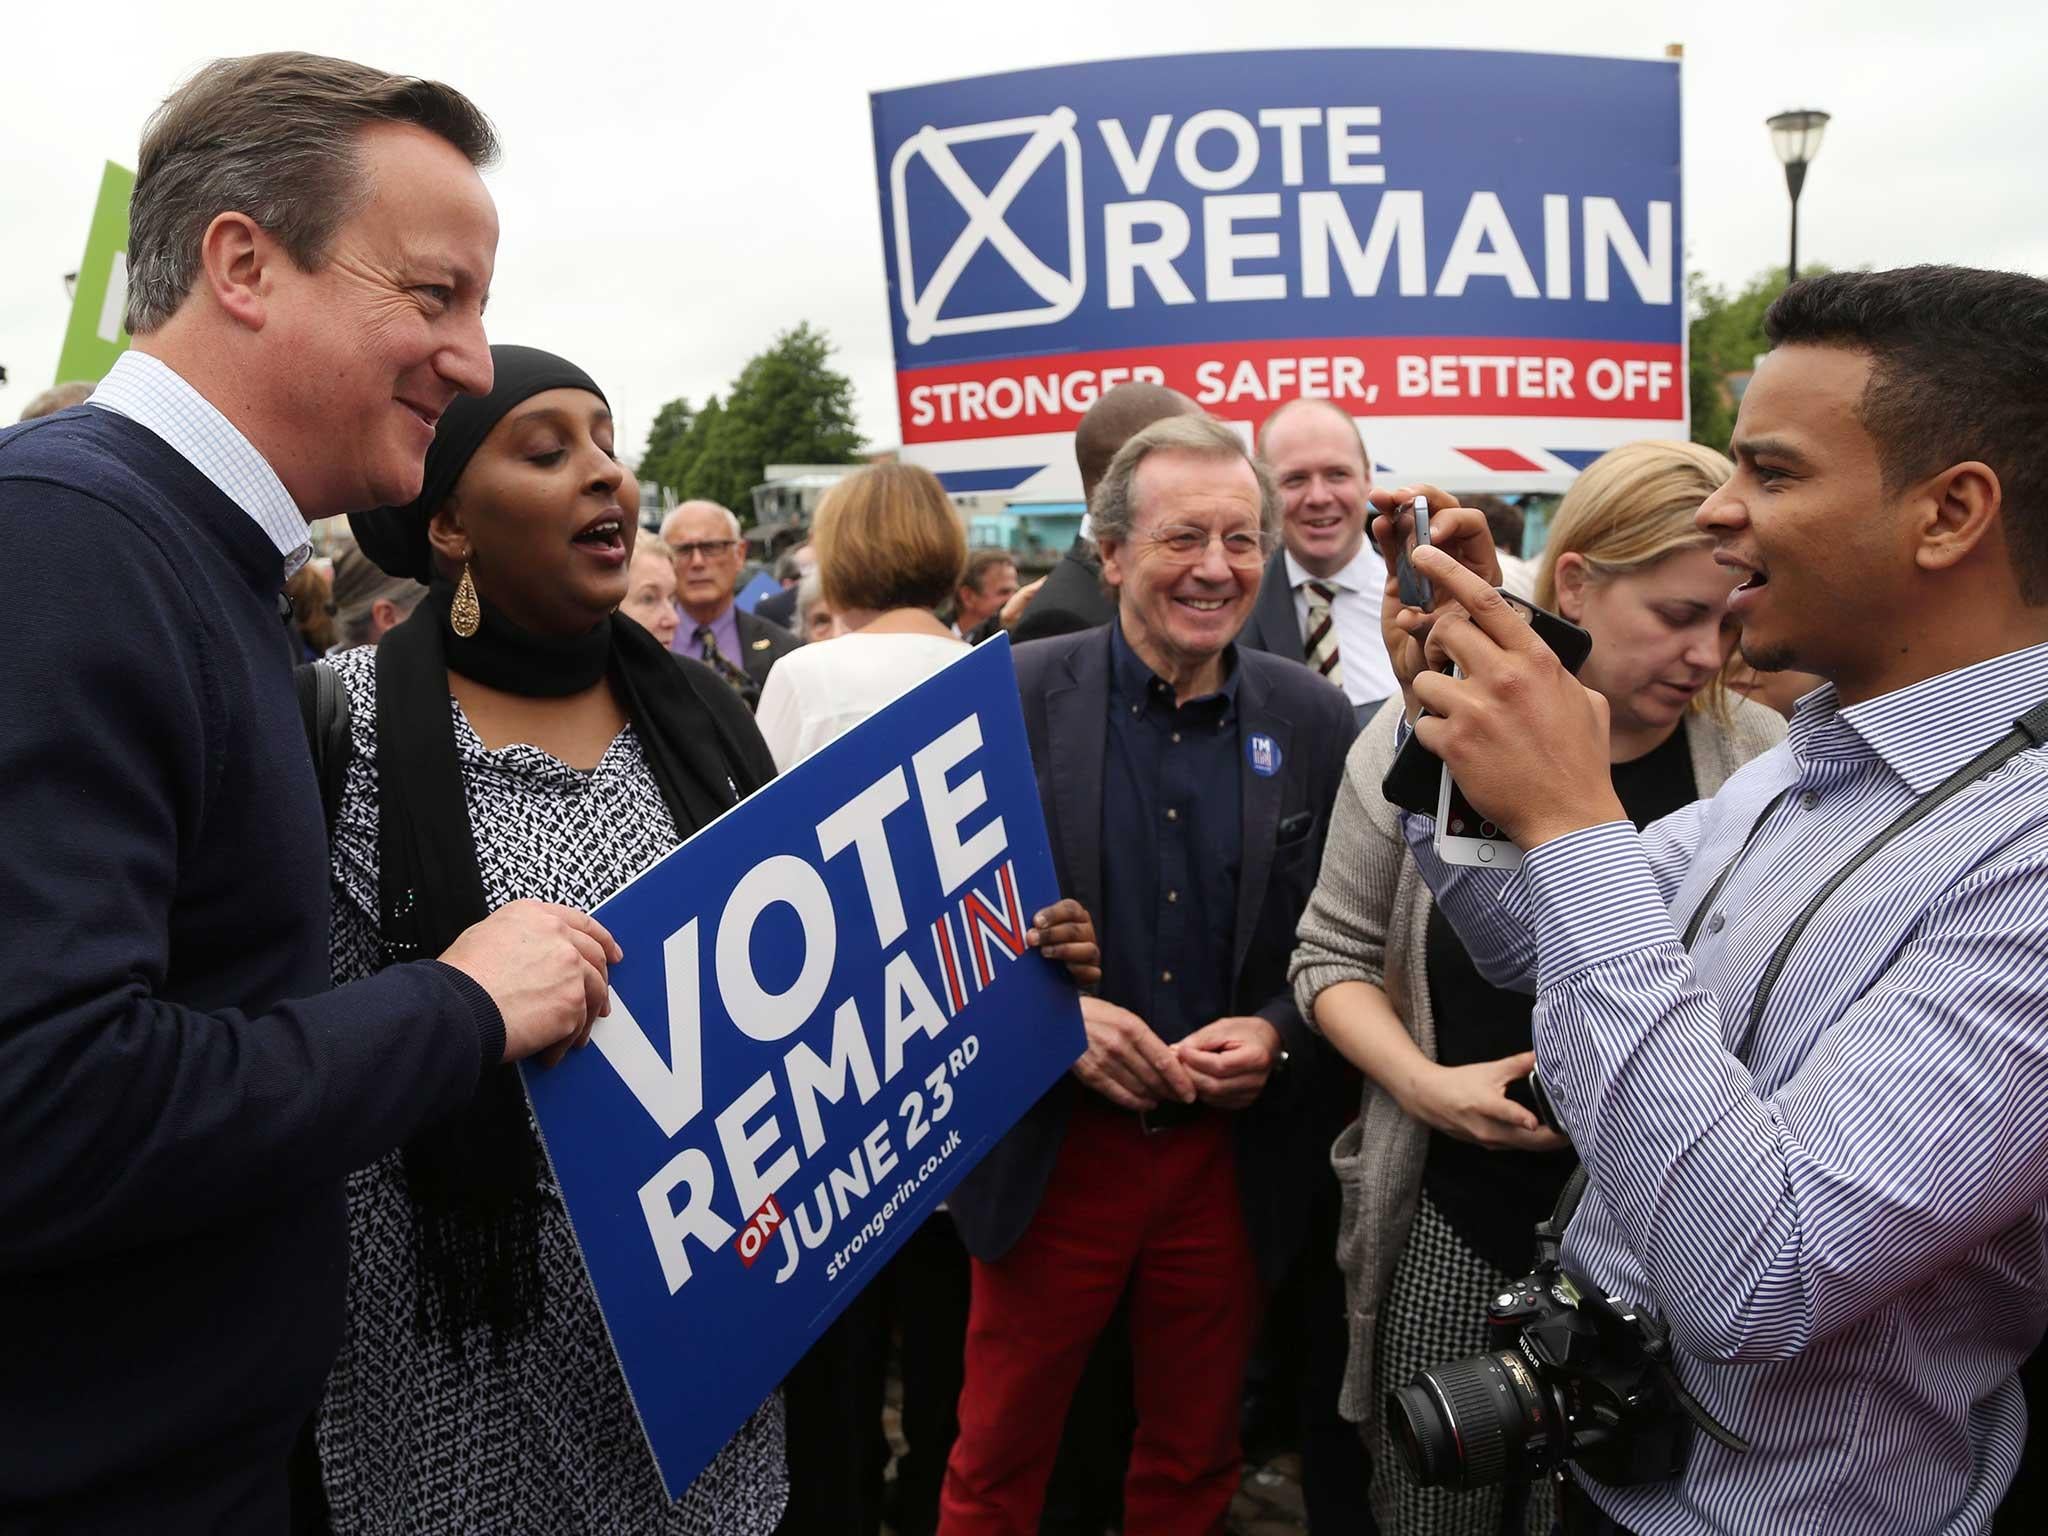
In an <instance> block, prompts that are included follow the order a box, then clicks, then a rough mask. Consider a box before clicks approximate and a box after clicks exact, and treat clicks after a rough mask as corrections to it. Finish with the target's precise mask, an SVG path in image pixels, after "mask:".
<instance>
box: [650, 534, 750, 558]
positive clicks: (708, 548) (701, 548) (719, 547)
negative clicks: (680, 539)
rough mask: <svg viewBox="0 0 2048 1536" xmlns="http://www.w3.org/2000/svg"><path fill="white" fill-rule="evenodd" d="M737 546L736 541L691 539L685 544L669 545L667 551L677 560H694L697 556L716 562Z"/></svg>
mask: <svg viewBox="0 0 2048 1536" xmlns="http://www.w3.org/2000/svg"><path fill="white" fill-rule="evenodd" d="M739 546H740V541H739V540H738V539H692V540H691V541H690V542H689V543H687V544H671V545H669V547H668V550H669V553H670V554H672V555H674V556H675V557H676V558H677V559H678V560H694V559H696V558H697V557H698V556H699V555H702V556H703V557H704V558H705V559H706V560H716V559H717V558H718V557H719V556H720V555H725V554H730V553H731V552H732V551H733V550H735V549H738V548H739Z"/></svg>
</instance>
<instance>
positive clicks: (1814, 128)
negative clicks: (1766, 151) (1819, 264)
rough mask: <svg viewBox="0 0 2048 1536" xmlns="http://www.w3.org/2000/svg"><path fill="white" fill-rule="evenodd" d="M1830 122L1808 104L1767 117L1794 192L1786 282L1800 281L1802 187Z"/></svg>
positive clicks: (1787, 183)
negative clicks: (1800, 207)
mask: <svg viewBox="0 0 2048 1536" xmlns="http://www.w3.org/2000/svg"><path fill="white" fill-rule="evenodd" d="M1827 125H1828V115H1827V113H1825V112H1816V111H1813V110H1812V109H1811V108H1808V107H1802V108H1800V109H1799V110H1798V111H1796V112H1780V113H1779V114H1778V115H1777V116H1776V117H1771V118H1766V119H1765V120H1764V126H1765V127H1767V128H1769V129H1770V130H1771V148H1772V149H1774V150H1776V151H1777V152H1778V160H1779V162H1780V163H1781V164H1783V165H1784V167H1785V189H1786V190H1787V191H1788V192H1790V193H1791V194H1792V259H1791V261H1790V262H1789V263H1788V264H1787V265H1786V268H1785V281H1786V282H1787V283H1796V282H1798V281H1799V190H1800V188H1802V187H1804V186H1805V185H1806V167H1807V166H1808V165H1810V164H1811V163H1812V162H1813V157H1814V156H1815V155H1817V154H1819V153H1820V136H1821V131H1822V130H1823V129H1825V128H1826V127H1827Z"/></svg>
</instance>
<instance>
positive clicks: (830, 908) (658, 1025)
mask: <svg viewBox="0 0 2048 1536" xmlns="http://www.w3.org/2000/svg"><path fill="white" fill-rule="evenodd" d="M1059 895H1060V893H1059V892H1058V891H1057V890H1055V889H1054V878H1053V869H1052V857H1051V854H1050V852H1049V851H1048V849H1047V846H1046V839H1045V826H1044V822H1043V820H1042V818H1041V816H1040V814H1039V806H1038V792H1037V789H1036V786H1035V784H1034V781H1033V777H1032V769H1031V754H1030V748H1029V746H1028V745H1027V743H1026V741H1025V737H1024V720H1023V715H1022V712H1021V711H1020V709H1019V707H1018V702H1017V685H1016V676H1015V673H1014V672H1013V670H1012V668H1011V665H1010V654H1009V641H1008V639H1007V638H999V639H996V640H991V641H990V642H989V643H987V644H985V645H983V646H981V647H979V648H978V649H976V650H974V651H972V652H970V653H968V654H966V655H964V656H963V657H962V658H961V659H960V660H959V661H957V662H955V663H954V664H953V665H952V666H950V667H948V668H947V669H946V670H945V671H943V672H941V673H939V674H938V675H937V676H936V677H934V678H932V679H930V680H929V681H928V682H926V683H924V684H923V685H922V686H920V687H918V688H917V689H915V690H913V691H912V692H910V693H908V694H906V695H904V696H903V697H902V698H900V699H898V700H896V701H895V702H894V703H893V704H891V705H889V707H888V708H886V709H884V710H882V711H880V712H879V713H877V714H876V715H874V716H873V717H872V718H870V719H869V720H867V721H866V722H865V723H864V724H862V725H860V726H858V727H856V728H855V729H854V730H853V731H851V732H849V733H848V734H847V735H845V736H843V737H841V738H840V739H839V740H838V741H836V742H834V743H833V744H832V745H831V746H829V747H826V748H825V749H824V750H823V751H821V752H819V753H818V754H817V755H816V756H815V757H812V758H810V759H809V760H808V761H806V762H804V763H802V764H800V765H798V766H797V767H796V768H794V769H792V770H791V771H790V772H789V773H787V774H785V775H783V776H782V777H781V778H779V779H777V780H776V781H775V782H774V783H772V784H770V785H768V786H767V787H766V788H764V789H762V790H761V791H760V792H759V793H757V794H755V795H754V796H752V797H751V798H750V799H748V800H747V801H746V802H745V803H744V804H743V805H740V806H738V807H736V808H735V809H733V810H732V811H729V812H727V813H726V815H724V816H723V817H721V818H720V819H719V820H718V821H716V822H714V823H713V824H712V825H710V826H708V827H706V828H705V829H703V830H702V831H701V832H699V833H698V834H697V835H696V836H695V837H693V838H691V839H690V840H689V841H688V842H687V843H685V844H683V846H682V847H680V848H678V849H677V850H676V851H675V852H674V853H672V854H670V855H669V856H668V857H667V858H665V859H663V860H662V861H661V862H660V863H658V864H656V865H655V866H654V867H653V868H652V869H650V870H648V871H647V872H646V873H645V874H643V875H641V876H640V877H639V878H638V879H636V880H634V881H633V883H632V884H630V885H629V886H627V887H626V888H625V889H624V890H622V891H620V892H619V893H618V895H616V896H614V897H613V898H612V899H611V900H610V901H608V902H606V903H605V904H604V905H603V906H601V907H600V908H598V910H597V914H596V915H597V917H598V919H599V921H601V922H603V923H604V924H605V926H606V927H608V928H609V929H610V930H611V931H612V933H613V934H614V935H615V936H616V937H617V939H618V941H619V943H620V945H621V946H622V947H623V948H624V950H625V952H626V958H625V960H624V961H623V962H622V963H621V964H619V965H617V966H614V967H613V968H612V973H611V982H612V1006H611V1013H610V1015H609V1016H608V1017H606V1018H605V1019H603V1020H601V1021H600V1022H599V1023H598V1026H597V1028H596V1030H595V1031H594V1032H593V1034H592V1037H591V1038H592V1046H593V1047H594V1048H593V1049H586V1050H583V1051H580V1052H577V1053H575V1054H574V1055H572V1056H571V1057H570V1058H569V1059H568V1060H566V1061H564V1062H563V1063H562V1064H561V1065H560V1066H558V1067H555V1068H553V1069H552V1070H541V1069H538V1068H534V1067H528V1068H527V1069H526V1086H527V1092H528V1094H529V1096H530V1097H531V1099H532V1102H533V1110H534V1114H535V1116H536V1118H537V1119H538V1120H539V1123H540V1127H541V1131H542V1135H543V1138H544V1140H545V1142H546V1145H547V1151H548V1157H549V1159H550V1161H551V1162H552V1163H553V1165H554V1170H555V1174H556V1177H557V1178H558V1179H559V1180H560V1183H561V1187H562V1195H563V1199H564V1202H565V1203H566V1205H567V1207H568V1211H569V1217H570V1220H571V1221H572V1222H573V1223H574V1225H575V1229H576V1235H577V1238H578V1240H579V1241H580V1243H581V1244H582V1247H583V1255H584V1258H585V1260H586V1261H587V1263H588V1264H589V1268H590V1278H591V1282H592V1284H593V1285H594V1286H595V1287H596V1290H597V1297H598V1302H599V1304H600V1305H601V1307H602V1308H603V1311H604V1319H605V1324H606V1326H607V1327H608V1328H609V1329H610V1331H611V1337H612V1343H613V1346H614V1347H615V1348H616V1350H617V1352H618V1356H619V1363H620V1364H621V1366H623V1367H624V1370H625V1376H626V1384H627V1386H628V1387H629V1388H631V1390H632V1394H633V1401H634V1404H635V1406H636V1407H637V1408H638V1409H639V1412H640V1422H641V1424H642V1426H643V1427H644V1428H645V1430H646V1432H647V1439H648V1443H649V1445H650V1446H651V1447H652V1449H653V1452H654V1456H655V1460H656V1461H657V1462H658V1463H659V1465H660V1468H661V1476H662V1481H663V1483H664V1485H665V1486H666V1487H667V1489H668V1492H669V1495H670V1496H671V1497H676V1496H679V1495H680V1494H681V1493H682V1492H683V1490H684V1489H685V1488H687V1487H688V1486H689V1484H690V1482H691V1481H692V1480H693V1479H694V1478H695V1477H696V1476H697V1474H698V1473H699V1472H700V1471H702V1470H703V1468H704V1467H705V1466H706V1465H708V1464H709V1462H710V1461H711V1459H712V1457H713V1456H715V1455H716V1454H717V1452H718V1450H719V1448H720V1447H721V1446H723V1445H724V1444H725V1442H726V1441H727V1440H728V1439H729V1438H731V1436H732V1434H733V1432H734V1431H735V1430H737V1429H738V1428H739V1426H740V1425H741V1424H743V1423H744V1422H745V1421H746V1419H747V1417H748V1415H750V1414H751V1413H752V1412H753V1411H754V1410H755V1409H756V1408H757V1407H758V1406H759V1405H760V1404H761V1402H762V1400H763V1399H764V1398H766V1397H767V1396H768V1394H769V1393H770V1392H772V1391H773V1390H774V1389H775V1386H776V1384H777V1383H778V1382H780V1381H781V1380H782V1378H783V1377H784V1376H785V1375H786V1374H787V1373H788V1371H789V1368H790V1367H791V1366H792V1365H794V1364H795V1363H796V1361H797V1359H798V1358H799V1357H800V1356H801V1355H802V1354H803V1353H804V1351H805V1350H806V1349H807V1348H809V1346H810V1344H811V1342H812V1341H813V1340H814V1339H816V1338H817V1336H818V1335H819V1334H820V1333H821V1332H822V1331H823V1330H824V1328H825V1326H826V1325H827V1324H828V1323H830V1322H831V1321H832V1320H833V1318H835V1317H837V1316H838V1315H839V1313H840V1311H841V1310H842V1309H844V1307H845V1306H846V1304H847V1303H848V1302H849V1301H850V1300H852V1298H853V1297H854V1295H855V1294H856V1293H857V1292H858V1291H859V1290H860V1288H861V1287H862V1286H863V1285H865V1284H866V1283H867V1282H868V1281H869V1280H870V1279H872V1278H873V1277H874V1275H875V1274H876V1272H877V1271H879V1270H880V1269H881V1267H882V1265H883V1264H884V1263H886V1262H887V1260H888V1258H889V1256H890V1255H891V1254H893V1253H894V1252H895V1251H896V1249H897V1248H898V1247H900V1246H901V1245H902V1243H903V1242H904V1240H905V1239H906V1238H908V1237H909V1235H910V1233H911V1232H912V1231H914V1230H915V1229H916V1227H917V1225H918V1223H919V1222H921V1221H923V1220H924V1218H925V1217H926V1216H927V1215H929V1214H930V1213H931V1212H932V1211H933V1210H935V1209H937V1207H938V1205H939V1202H940V1201H942V1200H943V1199H944V1198H945V1197H946V1194H947V1192H948V1191H949V1190H950V1189H951V1188H952V1187H953V1185H954V1184H956V1183H957V1182H959V1179H960V1177H961V1175H963V1174H964V1173H966V1172H967V1170H968V1169H969V1168H970V1167H972V1166H973V1164H974V1163H975V1161H976V1160H977V1159H978V1158H980V1157H981V1155H982V1154H983V1153H984V1152H985V1151H987V1150H988V1148H989V1147H990V1146H991V1145H992V1144H993V1143H994V1142H995V1140H996V1139H997V1138H998V1137H1000V1136H1001V1135H1002V1134H1003V1133H1004V1132H1005V1131H1006V1130H1008V1129H1009V1128H1010V1126H1011V1125H1013V1124H1014V1123H1015V1122H1016V1121H1017V1119H1018V1118H1019V1117H1020V1116H1021V1115H1022V1114H1023V1113H1024V1111H1025V1110H1027V1109H1028V1108H1030V1106H1031V1104H1032V1103H1033V1102H1034V1101H1035V1100H1036V1099H1037V1098H1038V1097H1039V1096H1040V1095H1041V1094H1042V1093H1044V1092H1045V1090H1046V1089H1047V1088H1048V1087H1049V1086H1050V1085H1051V1084H1052V1083H1053V1082H1054V1081H1056V1080H1057V1078H1058V1077H1059V1075H1060V1074H1061V1073H1062V1072H1064V1071H1065V1070H1066V1069H1067V1068H1068V1067H1069V1066H1071V1065H1072V1064H1073V1062H1074V1060H1075V1059H1076V1058H1077V1057H1078V1056H1079V1055H1080V1054H1081V1051H1082V1049H1083V1047H1084V1045H1085V1040H1084V1037H1083V1034H1082V1029H1081V1013H1080V1006H1079V1003H1078V1000H1077V995H1076V993H1075V990H1074V988H1073V986H1072V984H1071V983H1070V982H1069V981H1068V979H1067V976H1066V974H1065V972H1064V971H1063V970H1062V969H1061V968H1060V967H1058V966H1057V965H1055V964H1053V963H1052V962H1050V961H1047V960H1045V959H1044V958H1043V957H1041V956H1040V955H1038V954H1037V953H1035V952H1034V951H1032V950H1030V949H1028V948H1027V947H1026V945H1025V932H1026V930H1027V929H1028V928H1029V926H1030V923H1031V916H1032V914H1033V913H1034V912H1037V911H1038V910H1040V909H1041V908H1043V907H1045V906H1047V905H1049V904H1050V903H1051V902H1053V901H1055V900H1057V899H1058V897H1059Z"/></svg>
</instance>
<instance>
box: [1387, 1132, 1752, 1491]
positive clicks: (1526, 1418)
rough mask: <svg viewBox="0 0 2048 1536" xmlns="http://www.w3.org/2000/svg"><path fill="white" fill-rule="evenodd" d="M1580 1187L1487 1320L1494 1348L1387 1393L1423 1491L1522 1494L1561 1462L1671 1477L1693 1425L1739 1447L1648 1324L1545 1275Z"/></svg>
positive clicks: (1646, 1478) (1617, 1483)
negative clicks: (1491, 1489) (1689, 1387)
mask: <svg viewBox="0 0 2048 1536" xmlns="http://www.w3.org/2000/svg"><path fill="white" fill-rule="evenodd" d="M1583 1188H1584V1175H1583V1173H1580V1174H1575V1175H1574V1176H1573V1178H1572V1181H1571V1183H1570V1184H1569V1185H1567V1187H1566V1192H1565V1197H1564V1199H1563V1200H1562V1201H1560V1202H1559V1206H1558V1213H1557V1214H1556V1215H1554V1216H1553V1217H1552V1218H1551V1219H1550V1220H1549V1221H1547V1222H1544V1223H1542V1224H1541V1225H1539V1226H1538V1227H1537V1228H1536V1236H1537V1247H1538V1252H1539V1254H1540V1258H1539V1261H1538V1263H1537V1266H1536V1268H1535V1269H1534V1270H1532V1271H1531V1272H1530V1273H1529V1274H1528V1275H1525V1276H1524V1277H1523V1278H1522V1279H1520V1280H1518V1281H1516V1282H1515V1283H1514V1284H1513V1285H1512V1286H1510V1287H1509V1288H1508V1289H1507V1290H1505V1291H1503V1292H1501V1293H1500V1295H1498V1296H1496V1297H1495V1298H1494V1300H1493V1304H1492V1305H1491V1306H1490V1307H1488V1308H1487V1311H1486V1322H1487V1329H1488V1332H1489V1334H1490V1337H1491V1341H1492V1344H1493V1348H1492V1349H1490V1350H1488V1351H1487V1352H1486V1353H1484V1354H1479V1355H1472V1356H1469V1357H1467V1358H1466V1359H1463V1360H1453V1361H1452V1362H1451V1363H1450V1364H1448V1365H1439V1366H1435V1367H1432V1368H1430V1369H1428V1370H1425V1371H1423V1372H1422V1373H1421V1374H1419V1375H1418V1376H1416V1378H1415V1379H1414V1380H1413V1381H1411V1382H1410V1383H1408V1385H1406V1386H1404V1387H1397V1388H1395V1389H1394V1391H1393V1392H1391V1393H1390V1394H1388V1398H1387V1414H1388V1422H1389V1424H1390V1425H1391V1426H1392V1428H1393V1430H1394V1435H1395V1438H1396V1440H1398V1441H1399V1442H1400V1446H1401V1450H1402V1454H1403V1456H1404V1457H1405V1458H1406V1460H1407V1462H1408V1465H1409V1468H1410V1469H1411V1470H1412V1471H1413V1472H1414V1474H1415V1478H1416V1481H1418V1482H1420V1483H1422V1484H1423V1485H1424V1486H1426V1487H1438V1486H1450V1487H1455V1488H1479V1487H1484V1486H1486V1485H1488V1484H1493V1483H1507V1482H1523V1481H1527V1480H1529V1479H1531V1478H1535V1477H1540V1476H1543V1475H1545V1474H1548V1473H1551V1472H1553V1471H1556V1470H1558V1469H1559V1468H1561V1467H1562V1466H1563V1464H1564V1463H1565V1462H1567V1461H1569V1462H1572V1463H1573V1464H1575V1465H1576V1466H1577V1467H1578V1468H1579V1469H1580V1470H1581V1471H1583V1472H1585V1473H1586V1474H1587V1475H1588V1476H1590V1477H1593V1478H1595V1479H1597V1480H1598V1481H1600V1482H1602V1483H1605V1484H1608V1485H1609V1486H1612V1487H1622V1486H1626V1485H1628V1484H1632V1483H1654V1482H1661V1481H1663V1480H1664V1479H1666V1478H1672V1477H1676V1476H1677V1475H1678V1474H1679V1473H1680V1472H1681V1471H1683V1470H1684V1467H1685V1460H1686V1455H1687V1453H1688V1452H1689V1451H1690V1449H1691V1447H1692V1431H1693V1428H1694V1426H1695V1425H1697V1426H1698V1427H1699V1428H1700V1429H1701V1430H1703V1431H1704V1432H1705V1433H1706V1434H1708V1435H1710V1436H1712V1437H1713V1438H1714V1439H1715V1440H1716V1441H1718V1442H1719V1443H1720V1444H1722V1445H1725V1446H1727V1447H1728V1448H1729V1449H1730V1450H1733V1451H1747V1450H1748V1449H1749V1446H1748V1444H1747V1442H1745V1441H1744V1440H1742V1439H1741V1438H1740V1437H1739V1436H1737V1435H1735V1434H1733V1433H1732V1432H1731V1431H1729V1430H1727V1429H1724V1428H1723V1427H1722V1426H1721V1425H1720V1424H1718V1423H1716V1422H1715V1421H1714V1418H1713V1416H1712V1415H1711V1414H1709V1413H1708V1412H1707V1410H1706V1408H1705V1407H1704V1406H1703V1405H1702V1404H1701V1403H1700V1402H1699V1401H1698V1399H1696V1398H1694V1397H1693V1396H1692V1394H1691V1393H1689V1392H1688V1391H1686V1389H1685V1386H1684V1384H1683V1383H1682V1382H1680V1381H1679V1379H1678V1373H1677V1372H1676V1371H1675V1370H1674V1369H1673V1368H1672V1365H1671V1345H1670V1335H1669V1332H1668V1331H1667V1330H1666V1328H1665V1327H1664V1325H1663V1324H1662V1323H1661V1322H1659V1321H1658V1320H1657V1319H1656V1318H1654V1317H1651V1316H1649V1315H1648V1314H1647V1313H1645V1312H1642V1311H1640V1310H1638V1309H1637V1308H1634V1307H1631V1306H1629V1305H1628V1304H1627V1303H1626V1302H1623V1301H1621V1300H1620V1299H1619V1298H1617V1297H1613V1296H1609V1295H1607V1294H1606V1293H1605V1292H1604V1291H1603V1290H1601V1289H1600V1287H1598V1286H1595V1285H1590V1284H1588V1283H1587V1282H1586V1281H1585V1280H1584V1279H1582V1278H1580V1277H1578V1276H1576V1275H1573V1274H1571V1273H1569V1272H1568V1271H1566V1270H1565V1269H1563V1268H1562V1267H1560V1265H1559V1264H1558V1251H1557V1244H1558V1240H1559V1238H1560V1237H1561V1236H1562V1234H1563V1231H1564V1225H1565V1222H1566V1221H1567V1220H1568V1219H1569V1217H1570V1208H1571V1207H1573V1206H1576V1205H1577V1203H1578V1197H1579V1194H1580V1193H1581V1192H1582V1190H1583Z"/></svg>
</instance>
